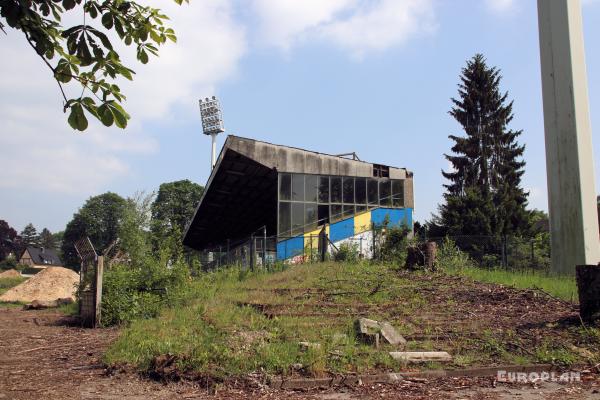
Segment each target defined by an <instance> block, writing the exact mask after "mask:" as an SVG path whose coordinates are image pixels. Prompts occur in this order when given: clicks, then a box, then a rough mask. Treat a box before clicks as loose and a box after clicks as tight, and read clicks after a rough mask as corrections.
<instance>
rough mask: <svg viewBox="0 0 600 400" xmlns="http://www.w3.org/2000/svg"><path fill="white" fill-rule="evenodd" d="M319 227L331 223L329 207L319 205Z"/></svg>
mask: <svg viewBox="0 0 600 400" xmlns="http://www.w3.org/2000/svg"><path fill="white" fill-rule="evenodd" d="M318 218H319V225H324V224H327V223H329V206H328V205H322V204H319V215H318Z"/></svg>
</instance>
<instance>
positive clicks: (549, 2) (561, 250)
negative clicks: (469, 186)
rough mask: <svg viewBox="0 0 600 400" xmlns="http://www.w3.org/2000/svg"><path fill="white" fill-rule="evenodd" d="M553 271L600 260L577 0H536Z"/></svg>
mask: <svg viewBox="0 0 600 400" xmlns="http://www.w3.org/2000/svg"><path fill="white" fill-rule="evenodd" d="M538 20H539V31H540V54H541V63H542V89H543V95H544V126H545V133H546V169H547V174H548V197H549V209H550V230H551V237H552V270H553V272H555V273H560V274H568V275H574V274H575V266H576V265H583V264H587V265H596V264H597V263H598V262H599V261H600V240H599V236H598V214H597V213H598V211H597V209H596V189H595V180H594V162H593V150H592V132H591V126H590V119H589V109H588V93H587V76H586V67H585V54H584V47H583V26H582V17H581V5H580V2H579V0H538Z"/></svg>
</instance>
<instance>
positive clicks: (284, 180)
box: [279, 174, 292, 200]
mask: <svg viewBox="0 0 600 400" xmlns="http://www.w3.org/2000/svg"><path fill="white" fill-rule="evenodd" d="M291 199H292V176H291V175H290V174H279V200H291Z"/></svg>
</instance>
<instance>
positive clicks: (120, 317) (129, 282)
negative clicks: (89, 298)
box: [102, 257, 188, 326]
mask: <svg viewBox="0 0 600 400" xmlns="http://www.w3.org/2000/svg"><path fill="white" fill-rule="evenodd" d="M163 261H164V260H163ZM187 280H188V268H187V265H185V264H184V263H183V262H180V261H178V262H175V263H173V265H171V266H168V265H167V263H164V262H163V263H161V260H157V259H153V258H152V257H148V258H147V260H146V262H145V263H144V265H143V266H141V267H138V266H131V265H124V264H119V265H115V266H113V267H111V268H110V269H108V270H107V271H106V272H105V273H104V280H103V284H102V323H103V325H106V326H108V325H118V324H122V323H124V322H129V321H132V320H134V319H139V318H152V317H155V316H157V315H158V313H159V312H160V310H161V308H162V307H165V306H173V305H176V304H179V303H180V302H181V301H183V300H184V299H185V297H186V293H185V292H186V290H185V289H186V283H187Z"/></svg>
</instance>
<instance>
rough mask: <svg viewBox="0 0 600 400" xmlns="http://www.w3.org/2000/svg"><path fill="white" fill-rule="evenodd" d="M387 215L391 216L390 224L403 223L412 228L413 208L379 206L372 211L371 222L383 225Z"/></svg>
mask: <svg viewBox="0 0 600 400" xmlns="http://www.w3.org/2000/svg"><path fill="white" fill-rule="evenodd" d="M386 216H388V217H389V224H390V226H398V225H400V224H403V225H406V226H407V227H409V228H412V208H401V209H396V208H377V209H375V210H372V211H371V222H373V223H374V224H375V225H383V223H384V221H385V218H386Z"/></svg>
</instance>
